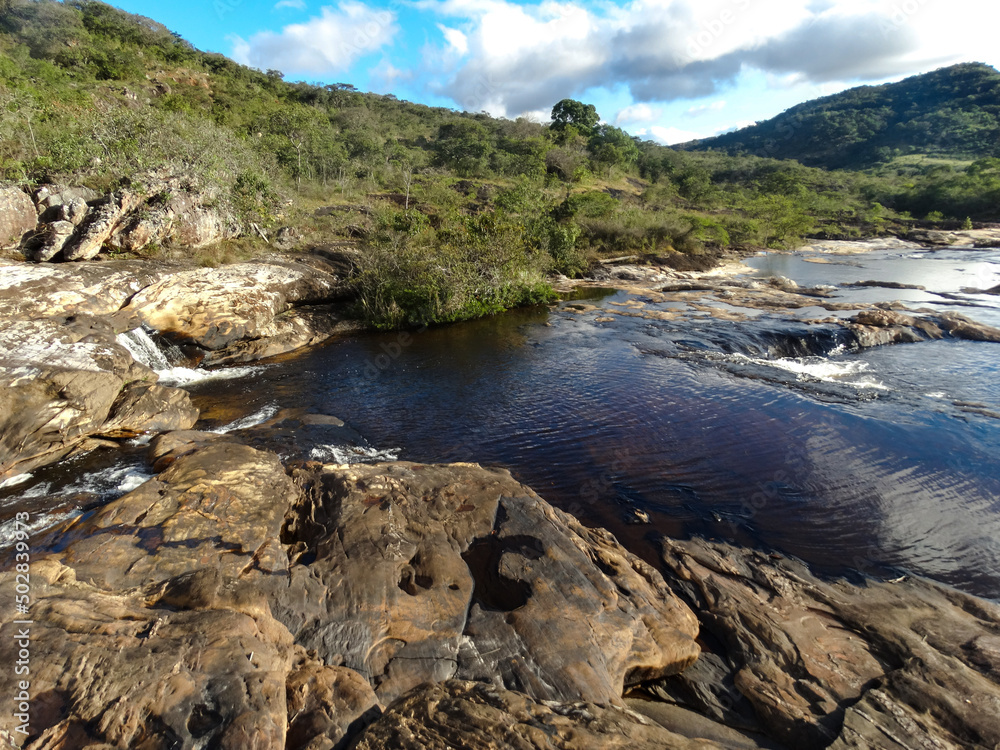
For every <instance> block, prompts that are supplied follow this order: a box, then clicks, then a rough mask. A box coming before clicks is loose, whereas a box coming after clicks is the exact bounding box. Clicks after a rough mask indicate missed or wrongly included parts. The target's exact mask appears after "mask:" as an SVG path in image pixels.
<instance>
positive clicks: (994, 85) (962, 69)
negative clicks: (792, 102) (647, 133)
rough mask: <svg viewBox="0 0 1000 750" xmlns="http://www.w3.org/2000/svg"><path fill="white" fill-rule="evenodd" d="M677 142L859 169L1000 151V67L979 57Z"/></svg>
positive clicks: (701, 148)
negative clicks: (903, 159)
mask: <svg viewBox="0 0 1000 750" xmlns="http://www.w3.org/2000/svg"><path fill="white" fill-rule="evenodd" d="M682 148H686V149H690V150H697V151H706V150H709V149H713V150H720V151H724V152H726V153H729V154H734V155H735V154H754V155H757V156H768V157H773V158H777V159H796V160H798V161H800V162H802V163H803V164H807V165H810V166H815V167H825V168H827V169H844V168H847V169H861V168H866V167H869V166H872V165H873V164H875V163H880V162H887V161H890V160H891V159H893V158H895V157H898V156H906V155H910V154H923V155H928V156H937V157H945V158H955V159H978V158H982V157H984V156H994V157H995V156H1000V73H998V72H997V71H996V69H994V68H992V67H990V66H988V65H983V64H980V63H964V64H961V65H953V66H951V67H948V68H941V69H940V70H935V71H934V72H932V73H927V74H924V75H919V76H913V77H912V78H907V79H905V80H903V81H900V82H898V83H889V84H885V85H882V86H859V87H857V88H853V89H849V90H848V91H844V92H841V93H839V94H834V95H833V96H826V97H823V98H822V99H815V100H813V101H809V102H805V103H804V104H799V105H797V106H795V107H792V108H791V109H789V110H788V111H786V112H783V113H782V114H780V115H778V116H777V117H775V118H772V119H770V120H767V121H766V122H761V123H758V124H756V125H753V126H751V127H748V128H743V129H742V130H738V131H735V132H733V133H726V134H725V135H720V136H717V137H715V138H707V139H704V140H700V141H695V142H692V143H689V144H685V145H684V146H683V147H682Z"/></svg>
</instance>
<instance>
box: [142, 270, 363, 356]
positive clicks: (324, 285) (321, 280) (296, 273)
mask: <svg viewBox="0 0 1000 750" xmlns="http://www.w3.org/2000/svg"><path fill="white" fill-rule="evenodd" d="M346 294H347V288H346V284H345V282H344V280H343V279H342V278H340V277H339V276H337V275H335V274H334V273H331V272H329V271H328V270H323V269H321V268H319V267H317V266H316V265H307V264H306V263H294V262H279V261H270V262H253V263H237V264H234V265H231V266H224V267H222V268H199V269H196V270H191V271H184V272H181V273H177V274H174V275H172V276H170V277H167V278H165V279H163V280H162V281H160V282H158V283H155V284H153V285H151V286H149V287H147V288H146V289H144V290H142V291H141V292H139V293H138V294H137V295H135V297H133V298H132V301H131V303H130V304H129V309H130V310H131V311H132V312H134V313H135V315H136V316H138V318H139V319H140V320H141V321H142V322H143V323H144V324H146V325H147V326H149V327H151V328H154V329H155V330H157V331H159V332H161V333H163V334H166V335H169V336H171V337H173V338H175V339H179V340H183V341H189V342H192V343H195V344H198V345H199V346H201V347H204V348H205V349H209V350H215V351H217V350H220V349H225V348H226V347H228V346H230V345H232V344H235V343H237V342H241V341H245V340H253V339H260V338H264V337H267V336H268V335H269V331H270V332H273V331H274V329H273V328H271V326H272V325H273V323H274V319H275V316H277V315H279V314H281V313H283V312H286V311H287V310H289V309H290V308H291V307H293V306H297V305H305V304H317V303H323V302H331V301H333V300H336V299H342V298H344V296H345V295H346Z"/></svg>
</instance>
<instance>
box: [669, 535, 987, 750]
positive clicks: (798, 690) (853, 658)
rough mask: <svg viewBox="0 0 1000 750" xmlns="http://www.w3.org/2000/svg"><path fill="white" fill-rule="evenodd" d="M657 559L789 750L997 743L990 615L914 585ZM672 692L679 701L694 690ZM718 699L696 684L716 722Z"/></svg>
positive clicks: (684, 556) (757, 564) (726, 553)
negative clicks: (855, 583) (856, 581)
mask: <svg viewBox="0 0 1000 750" xmlns="http://www.w3.org/2000/svg"><path fill="white" fill-rule="evenodd" d="M663 555H664V561H665V563H666V565H667V567H668V568H669V569H670V570H671V571H673V573H674V574H675V575H676V579H674V580H675V581H676V585H677V586H678V588H679V589H680V590H682V591H683V592H684V594H685V596H686V598H687V599H688V600H689V601H690V602H691V603H692V605H693V606H694V607H695V608H696V609H697V610H698V611H699V615H700V618H701V621H702V623H703V625H704V627H705V628H706V630H708V631H709V632H710V633H712V634H713V635H715V636H716V637H717V638H718V639H719V640H720V641H721V642H722V644H723V647H724V649H725V654H724V655H723V659H724V662H727V663H728V664H729V665H731V668H732V680H733V684H734V685H735V687H736V689H737V690H738V691H739V694H740V695H741V696H743V697H744V698H745V699H746V701H748V702H749V703H750V704H751V705H752V706H753V708H754V709H755V712H756V714H757V717H758V719H759V720H760V722H761V724H762V725H763V726H764V727H765V728H766V729H767V731H768V732H769V733H770V734H771V735H772V736H773V737H775V738H777V739H779V740H780V741H782V742H784V743H786V744H788V745H789V746H790V747H828V746H829V747H835V748H899V749H900V750H902V748H917V747H919V748H924V747H926V748H931V747H933V748H981V747H995V746H997V745H998V743H1000V608H998V607H997V606H996V605H994V604H991V603H989V602H986V601H984V600H982V599H978V598H976V597H972V596H968V595H965V594H962V593H960V592H958V591H955V590H953V589H949V588H946V587H944V586H940V585H937V584H934V583H932V582H929V581H924V580H919V579H907V580H905V581H899V582H894V583H888V582H887V583H876V582H870V583H868V584H867V585H864V586H853V585H850V584H848V583H846V582H844V581H832V582H828V581H823V580H820V579H819V578H817V577H815V576H814V575H812V574H811V573H810V572H809V571H808V570H807V569H806V568H805V566H803V565H801V564H798V563H795V562H793V561H789V560H781V559H775V557H774V556H770V555H767V554H765V553H761V552H756V551H753V550H746V549H739V548H735V547H732V546H730V545H725V544H716V543H709V542H704V541H701V540H694V541H691V542H675V541H669V540H668V541H666V542H664V547H663ZM708 674H711V673H708ZM683 678H688V679H689V680H690V679H691V678H690V677H689V676H688V675H684V676H682V678H677V679H678V680H679V679H683ZM712 679H713V680H714V679H716V678H712ZM664 684H665V685H670V686H672V688H673V689H676V688H677V685H678V682H676V681H673V680H671V679H668V680H665V681H664ZM667 692H669V689H668V690H667ZM680 692H684V693H686V695H687V696H688V698H687V699H686V700H688V701H690V700H691V698H690V696H692V695H694V694H695V693H696V692H697V691H694V690H691V685H690V683H689V684H688V687H687V689H686V690H684V691H677V692H675V694H680ZM723 695H724V693H723V692H722V691H720V690H718V689H713V687H712V685H705V686H703V688H702V689H701V691H700V698H698V699H697V700H699V701H701V702H702V703H704V704H706V705H711V704H713V703H714V704H715V708H714V711H715V713H716V715H717V716H719V717H723V718H722V720H723V721H725V720H727V719H726V717H731V716H732V715H733V702H732V701H726V700H723V699H722V696H723ZM713 696H714V697H713ZM689 705H690V704H689Z"/></svg>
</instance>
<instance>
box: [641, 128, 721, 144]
mask: <svg viewBox="0 0 1000 750" xmlns="http://www.w3.org/2000/svg"><path fill="white" fill-rule="evenodd" d="M635 134H636V135H637V136H639V137H640V138H652V139H653V140H654V141H658V142H660V143H662V144H663V145H665V146H672V145H673V144H675V143H687V142H688V141H695V140H698V139H699V138H707V137H709V136H710V135H713V134H712V133H701V132H698V131H695V130H681V129H680V128H674V127H670V128H666V127H663V126H662V125H653V126H651V127H648V128H642V129H641V130H637V131H636V133H635Z"/></svg>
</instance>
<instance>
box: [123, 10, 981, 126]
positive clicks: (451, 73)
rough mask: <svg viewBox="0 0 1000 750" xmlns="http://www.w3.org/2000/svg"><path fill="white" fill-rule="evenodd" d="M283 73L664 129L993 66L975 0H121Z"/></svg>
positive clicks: (734, 121)
mask: <svg viewBox="0 0 1000 750" xmlns="http://www.w3.org/2000/svg"><path fill="white" fill-rule="evenodd" d="M113 4H115V5H117V6H118V7H120V8H123V9H124V10H127V11H130V12H132V13H139V14H142V15H145V16H149V17H150V18H153V19H155V20H157V21H159V22H161V23H163V24H165V25H166V26H167V27H168V28H169V29H171V30H172V31H175V32H177V33H179V34H181V35H182V36H183V37H184V38H186V39H187V40H189V41H190V42H191V43H193V44H194V45H195V46H197V47H199V48H200V49H204V50H211V51H214V52H221V53H223V54H225V55H228V56H230V57H232V58H233V59H235V60H237V61H239V62H242V63H246V64H248V65H252V66H253V67H256V68H260V69H262V70H266V69H277V70H281V71H282V72H283V73H284V74H285V78H286V80H290V81H300V80H301V81H309V82H320V83H338V82H345V83H351V84H353V85H355V86H357V87H358V88H359V89H362V90H365V91H376V92H379V93H392V94H395V95H396V96H398V97H399V98H401V99H408V100H410V101H415V102H421V103H425V104H432V105H438V106H445V107H452V108H455V109H460V110H468V111H477V112H478V111H481V110H485V111H488V112H490V113H491V114H493V115H497V116H503V117H511V118H513V117H518V116H521V115H524V116H527V117H531V118H532V119H536V120H538V121H542V122H545V121H547V120H548V113H549V111H550V110H551V108H552V105H553V104H555V103H556V102H557V101H559V100H560V99H562V98H565V97H571V98H574V99H580V100H582V101H586V102H588V103H592V104H594V105H596V106H597V110H598V112H600V114H601V116H602V118H603V119H604V120H605V121H606V122H610V123H613V124H616V125H619V126H620V127H623V128H624V129H625V130H627V131H628V132H630V133H632V134H634V135H639V136H643V137H646V138H651V139H655V140H659V141H661V142H664V143H675V142H681V141H685V140H690V139H692V138H696V137H706V136H710V135H714V134H716V133H720V132H725V131H727V130H731V129H734V128H738V127H742V126H745V125H749V124H752V123H753V122H754V121H759V120H765V119H767V118H769V117H773V116H774V115H776V114H778V113H779V112H781V111H783V110H785V109H787V108H788V107H790V106H793V105H794V104H797V103H799V102H802V101H805V100H807V99H814V98H816V97H819V96H824V95H826V94H831V93H835V92H837V91H840V90H843V89H845V88H848V87H850V86H854V85H858V84H859V83H880V82H884V81H892V80H898V79H900V78H903V77H905V76H907V75H912V74H915V73H922V72H927V71H930V70H933V69H935V68H939V67H942V66H944V65H950V64H952V63H956V62H972V61H976V62H985V63H988V64H990V65H993V66H994V67H997V66H1000V44H997V43H996V41H995V37H996V30H997V28H998V26H1000V6H997V5H994V4H993V3H981V2H979V0H837V1H836V2H834V0H628V1H625V0H594V1H588V2H583V1H582V0H542V1H541V2H533V1H528V0H524V1H518V0H364V1H362V0H344V1H343V2H333V3H330V2H321V1H319V0H269V1H268V2H263V1H261V0H173V2H171V3H169V4H166V3H154V2H148V1H147V0H118V1H117V2H114V3H113Z"/></svg>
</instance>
